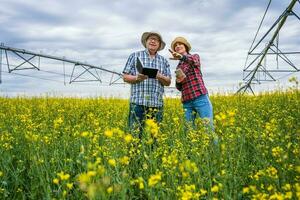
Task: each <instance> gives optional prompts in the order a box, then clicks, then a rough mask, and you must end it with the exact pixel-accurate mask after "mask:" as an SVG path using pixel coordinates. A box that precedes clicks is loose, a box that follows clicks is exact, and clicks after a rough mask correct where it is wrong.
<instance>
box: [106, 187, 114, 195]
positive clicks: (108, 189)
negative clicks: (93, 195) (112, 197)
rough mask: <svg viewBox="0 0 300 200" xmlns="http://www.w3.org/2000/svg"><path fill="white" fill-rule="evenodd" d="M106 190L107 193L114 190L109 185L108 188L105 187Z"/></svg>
mask: <svg viewBox="0 0 300 200" xmlns="http://www.w3.org/2000/svg"><path fill="white" fill-rule="evenodd" d="M106 191H107V193H108V194H110V193H112V192H113V191H114V189H113V187H112V186H110V187H109V188H107V190H106Z"/></svg>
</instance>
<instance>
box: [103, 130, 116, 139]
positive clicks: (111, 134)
mask: <svg viewBox="0 0 300 200" xmlns="http://www.w3.org/2000/svg"><path fill="white" fill-rule="evenodd" d="M113 134H114V133H113V132H112V131H110V130H107V131H105V132H104V135H105V136H106V137H109V138H111V137H112V136H113Z"/></svg>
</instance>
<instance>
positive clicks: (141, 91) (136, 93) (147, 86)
mask: <svg viewBox="0 0 300 200" xmlns="http://www.w3.org/2000/svg"><path fill="white" fill-rule="evenodd" d="M137 57H139V58H140V60H141V61H142V63H143V65H144V67H147V68H155V69H158V71H159V72H160V73H161V74H163V75H164V76H167V77H170V78H171V71H170V65H169V62H168V61H167V59H165V58H164V57H163V56H161V55H158V54H156V55H155V57H154V58H151V57H150V54H149V51H148V50H147V49H145V50H144V51H138V52H135V53H132V54H131V55H130V56H129V58H128V60H127V63H126V66H125V68H124V70H123V73H124V74H130V75H134V76H135V75H137V73H138V71H137V69H136V67H135V66H136V62H137ZM130 93H131V94H130V102H131V103H134V104H137V105H144V106H147V107H162V106H163V94H164V86H163V85H162V84H161V83H160V82H159V81H158V80H157V79H154V78H148V79H146V80H144V81H141V82H139V83H136V84H131V91H130Z"/></svg>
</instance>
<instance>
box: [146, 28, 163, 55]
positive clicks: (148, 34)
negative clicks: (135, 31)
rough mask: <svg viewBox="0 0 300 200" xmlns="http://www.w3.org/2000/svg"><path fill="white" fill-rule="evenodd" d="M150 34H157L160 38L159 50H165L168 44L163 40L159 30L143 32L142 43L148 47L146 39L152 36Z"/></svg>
mask: <svg viewBox="0 0 300 200" xmlns="http://www.w3.org/2000/svg"><path fill="white" fill-rule="evenodd" d="M150 35H156V36H157V37H158V38H159V40H160V47H159V48H158V50H159V51H160V50H163V49H164V48H165V46H166V43H165V42H164V41H163V40H162V37H161V35H160V34H159V33H157V32H145V33H143V35H142V38H141V41H142V44H143V45H144V47H145V48H147V47H146V41H147V39H148V38H149V37H150Z"/></svg>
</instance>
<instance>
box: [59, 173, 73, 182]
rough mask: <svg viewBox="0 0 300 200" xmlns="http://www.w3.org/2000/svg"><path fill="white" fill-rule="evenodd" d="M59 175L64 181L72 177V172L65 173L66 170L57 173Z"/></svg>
mask: <svg viewBox="0 0 300 200" xmlns="http://www.w3.org/2000/svg"><path fill="white" fill-rule="evenodd" d="M57 176H59V178H60V179H61V180H62V181H63V180H68V179H69V178H70V174H65V173H64V172H59V173H57Z"/></svg>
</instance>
